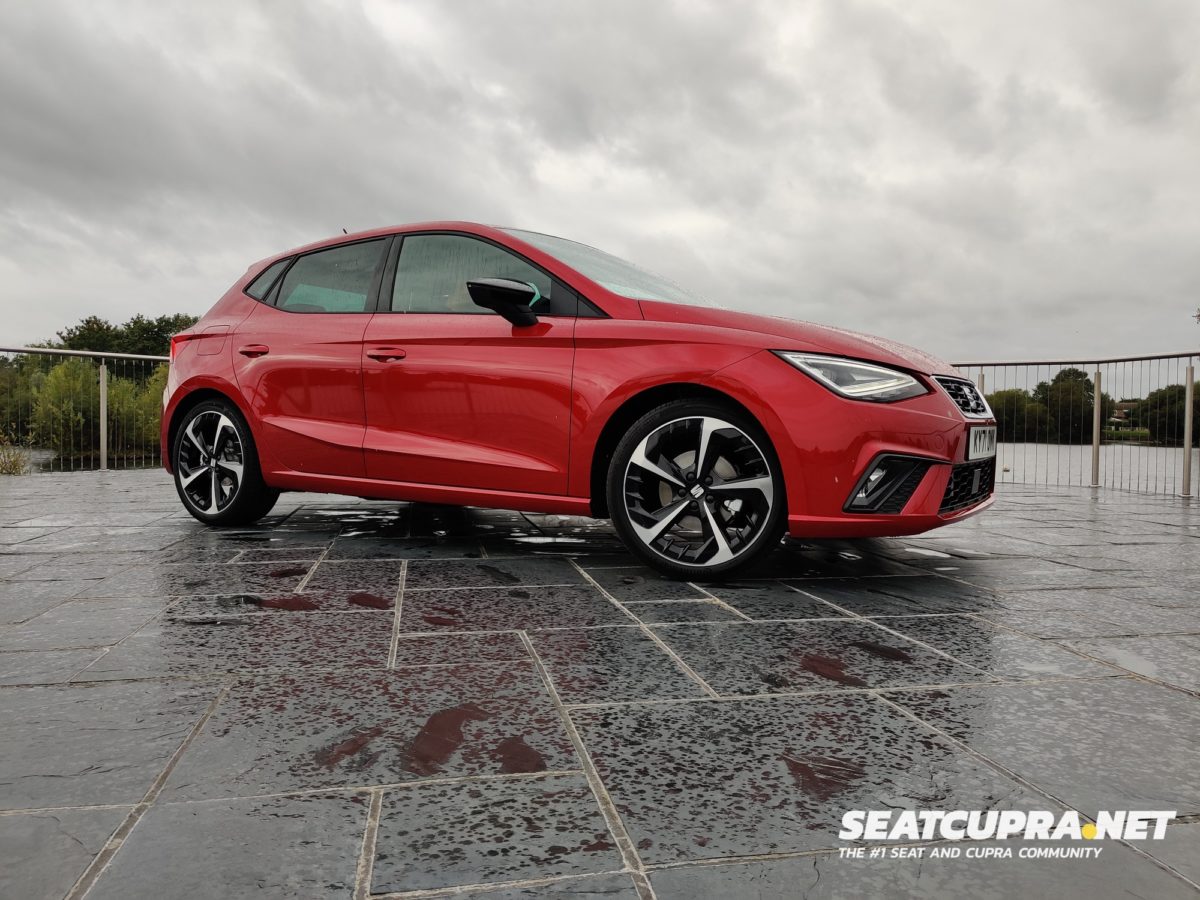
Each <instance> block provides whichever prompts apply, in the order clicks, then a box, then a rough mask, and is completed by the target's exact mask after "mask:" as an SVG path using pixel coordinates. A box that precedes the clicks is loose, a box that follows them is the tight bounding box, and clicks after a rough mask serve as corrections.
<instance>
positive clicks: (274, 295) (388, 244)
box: [246, 234, 399, 316]
mask: <svg viewBox="0 0 1200 900" xmlns="http://www.w3.org/2000/svg"><path fill="white" fill-rule="evenodd" d="M375 241H382V242H383V244H384V246H383V249H382V250H381V251H380V254H379V260H378V261H377V262H376V263H375V271H374V272H373V273H372V274H371V285H370V287H369V288H368V289H367V299H366V302H365V303H364V304H363V308H362V309H360V310H347V311H345V312H319V313H318V312H304V311H303V310H298V309H288V308H287V307H284V306H280V305H279V291H280V289H281V287H282V286H283V282H284V280H285V279H286V278H287V276H288V273H289V272H291V271H292V266H294V265H296V262H297V261H298V260H300V259H303V258H304V257H306V256H312V255H313V254H316V253H324V252H325V251H326V250H340V249H341V248H342V247H353V246H354V245H355V244H370V243H372V242H375ZM398 243H399V242H398V241H397V236H396V235H394V234H386V235H376V236H375V237H367V238H362V239H361V240H357V241H345V242H343V243H340V244H329V245H328V246H325V247H317V248H316V249H315V250H310V251H308V252H307V253H297V254H296V255H295V256H293V257H292V258H291V259H290V260H289V261H288V264H287V265H286V266H285V267H284V269H283V271H281V272H280V273H279V275H277V276H276V278H275V283H274V284H272V285H271V290H269V291H267V293H266V294H265V295H264V296H263V299H262V300H256V301H255V302H257V303H264V304H266V305H267V306H271V307H274V308H275V309H277V310H279V311H280V312H285V313H288V314H289V315H293V316H362V315H374V313H375V308H376V307H377V306H378V305H379V286H380V284H381V283H382V282H383V273H384V272H385V271H386V268H387V264H388V260H389V259H391V253H392V249H393V247H394V246H395V245H396V244H398ZM276 262H278V260H276ZM274 264H275V263H272V264H271V265H274ZM264 271H265V270H264ZM246 296H247V297H250V295H249V294H246ZM250 299H251V300H254V299H255V298H253V297H250Z"/></svg>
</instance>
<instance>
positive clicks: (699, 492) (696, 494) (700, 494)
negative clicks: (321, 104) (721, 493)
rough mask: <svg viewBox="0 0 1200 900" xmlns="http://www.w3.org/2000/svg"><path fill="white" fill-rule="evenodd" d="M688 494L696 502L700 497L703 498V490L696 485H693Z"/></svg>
mask: <svg viewBox="0 0 1200 900" xmlns="http://www.w3.org/2000/svg"><path fill="white" fill-rule="evenodd" d="M689 493H690V494H691V495H692V496H693V497H695V498H696V499H697V500H699V499H700V498H701V497H703V496H704V488H703V487H702V486H700V485H698V484H693V485H692V489H691V491H689Z"/></svg>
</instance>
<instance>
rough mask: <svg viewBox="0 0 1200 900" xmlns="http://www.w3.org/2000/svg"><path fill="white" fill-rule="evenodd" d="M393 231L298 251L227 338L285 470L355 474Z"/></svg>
mask: <svg viewBox="0 0 1200 900" xmlns="http://www.w3.org/2000/svg"><path fill="white" fill-rule="evenodd" d="M390 241H391V239H390V238H376V239H373V240H367V241H359V242H356V243H352V244H339V245H337V246H334V247H327V248H324V249H321V250H316V251H313V252H311V253H306V254H304V255H302V256H298V257H296V259H295V260H293V261H292V263H291V264H290V265H289V266H288V268H287V269H286V271H284V272H283V273H282V276H281V277H279V278H278V280H277V281H276V283H275V285H274V286H273V287H272V288H271V290H270V293H269V294H268V295H266V298H265V302H263V303H259V304H256V305H255V307H254V310H253V311H252V312H251V314H250V315H249V316H248V317H247V318H246V319H245V320H244V321H243V322H242V323H241V324H240V325H239V326H238V328H237V331H236V333H235V334H234V335H233V346H232V352H233V361H234V362H233V364H234V370H235V372H236V374H237V379H238V385H239V387H240V388H241V390H242V394H243V396H244V397H245V398H246V402H247V403H248V404H249V405H250V407H251V408H252V409H253V411H254V414H255V416H256V417H257V419H258V421H259V422H260V423H261V424H262V434H261V435H260V443H262V444H263V445H264V446H263V447H261V448H260V451H261V452H263V453H264V456H265V458H267V459H269V460H274V461H275V462H276V463H278V464H279V465H281V466H282V467H283V468H286V469H291V470H294V471H297V472H306V473H309V474H320V475H339V476H346V477H361V476H362V475H363V473H364V466H363V453H362V442H363V435H364V433H365V431H366V411H365V408H364V404H363V390H362V341H363V333H364V332H365V331H366V328H367V323H368V322H369V321H370V320H371V312H372V311H373V309H374V303H375V296H376V294H377V293H378V290H379V284H380V280H381V278H382V275H383V267H384V260H385V259H386V258H387V247H388V245H389V243H390Z"/></svg>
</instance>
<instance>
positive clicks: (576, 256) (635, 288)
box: [501, 228, 717, 306]
mask: <svg viewBox="0 0 1200 900" xmlns="http://www.w3.org/2000/svg"><path fill="white" fill-rule="evenodd" d="M501 230H502V231H505V232H507V233H508V234H511V235H512V236H513V237H516V238H520V239H521V240H523V241H524V242H525V243H527V244H531V245H533V246H534V247H537V248H538V249H539V250H543V251H545V252H546V253H549V254H550V255H551V256H553V257H554V258H555V259H558V260H561V261H562V262H564V263H566V264H567V265H568V266H570V267H571V268H572V269H575V270H576V271H577V272H579V273H580V274H581V275H585V276H587V277H588V278H590V279H592V281H594V282H596V284H598V285H600V286H601V287H603V288H606V289H607V290H610V291H612V292H613V293H614V294H620V295H621V296H622V297H629V298H631V299H634V300H662V301H664V302H666V303H683V304H686V305H688V306H716V305H717V304H715V303H713V302H712V301H711V300H709V299H707V298H705V297H701V296H698V295H697V294H693V293H692V292H691V291H689V290H686V289H684V288H681V287H680V286H679V285H677V284H675V283H674V282H672V281H668V280H667V279H665V278H663V277H661V276H659V275H653V274H651V273H650V272H647V271H646V270H645V269H639V268H638V267H637V266H635V265H634V264H633V263H630V262H626V261H625V260H623V259H619V258H618V257H616V256H613V255H612V254H611V253H605V252H604V251H603V250H597V249H596V248H595V247H589V246H588V245H587V244H580V243H577V242H575V241H568V240H567V239H566V238H560V237H554V236H553V235H549V234H539V233H538V232H536V231H521V230H520V229H517V228H504V229H501Z"/></svg>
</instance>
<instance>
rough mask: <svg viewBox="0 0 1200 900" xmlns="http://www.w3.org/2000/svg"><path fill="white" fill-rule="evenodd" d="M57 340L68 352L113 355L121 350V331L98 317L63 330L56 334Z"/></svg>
mask: <svg viewBox="0 0 1200 900" xmlns="http://www.w3.org/2000/svg"><path fill="white" fill-rule="evenodd" d="M58 339H59V340H60V341H61V342H62V346H63V347H66V348H67V349H68V350H95V351H97V352H104V351H109V352H113V353H115V352H117V351H119V350H120V349H121V348H120V342H121V329H120V328H118V327H117V326H115V325H113V324H112V322H109V321H108V320H107V319H101V318H100V317H99V316H88V317H87V318H85V319H83V320H82V321H81V322H80V323H79V324H78V325H72V326H71V327H70V328H64V329H63V330H62V331H60V332H59V333H58Z"/></svg>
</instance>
